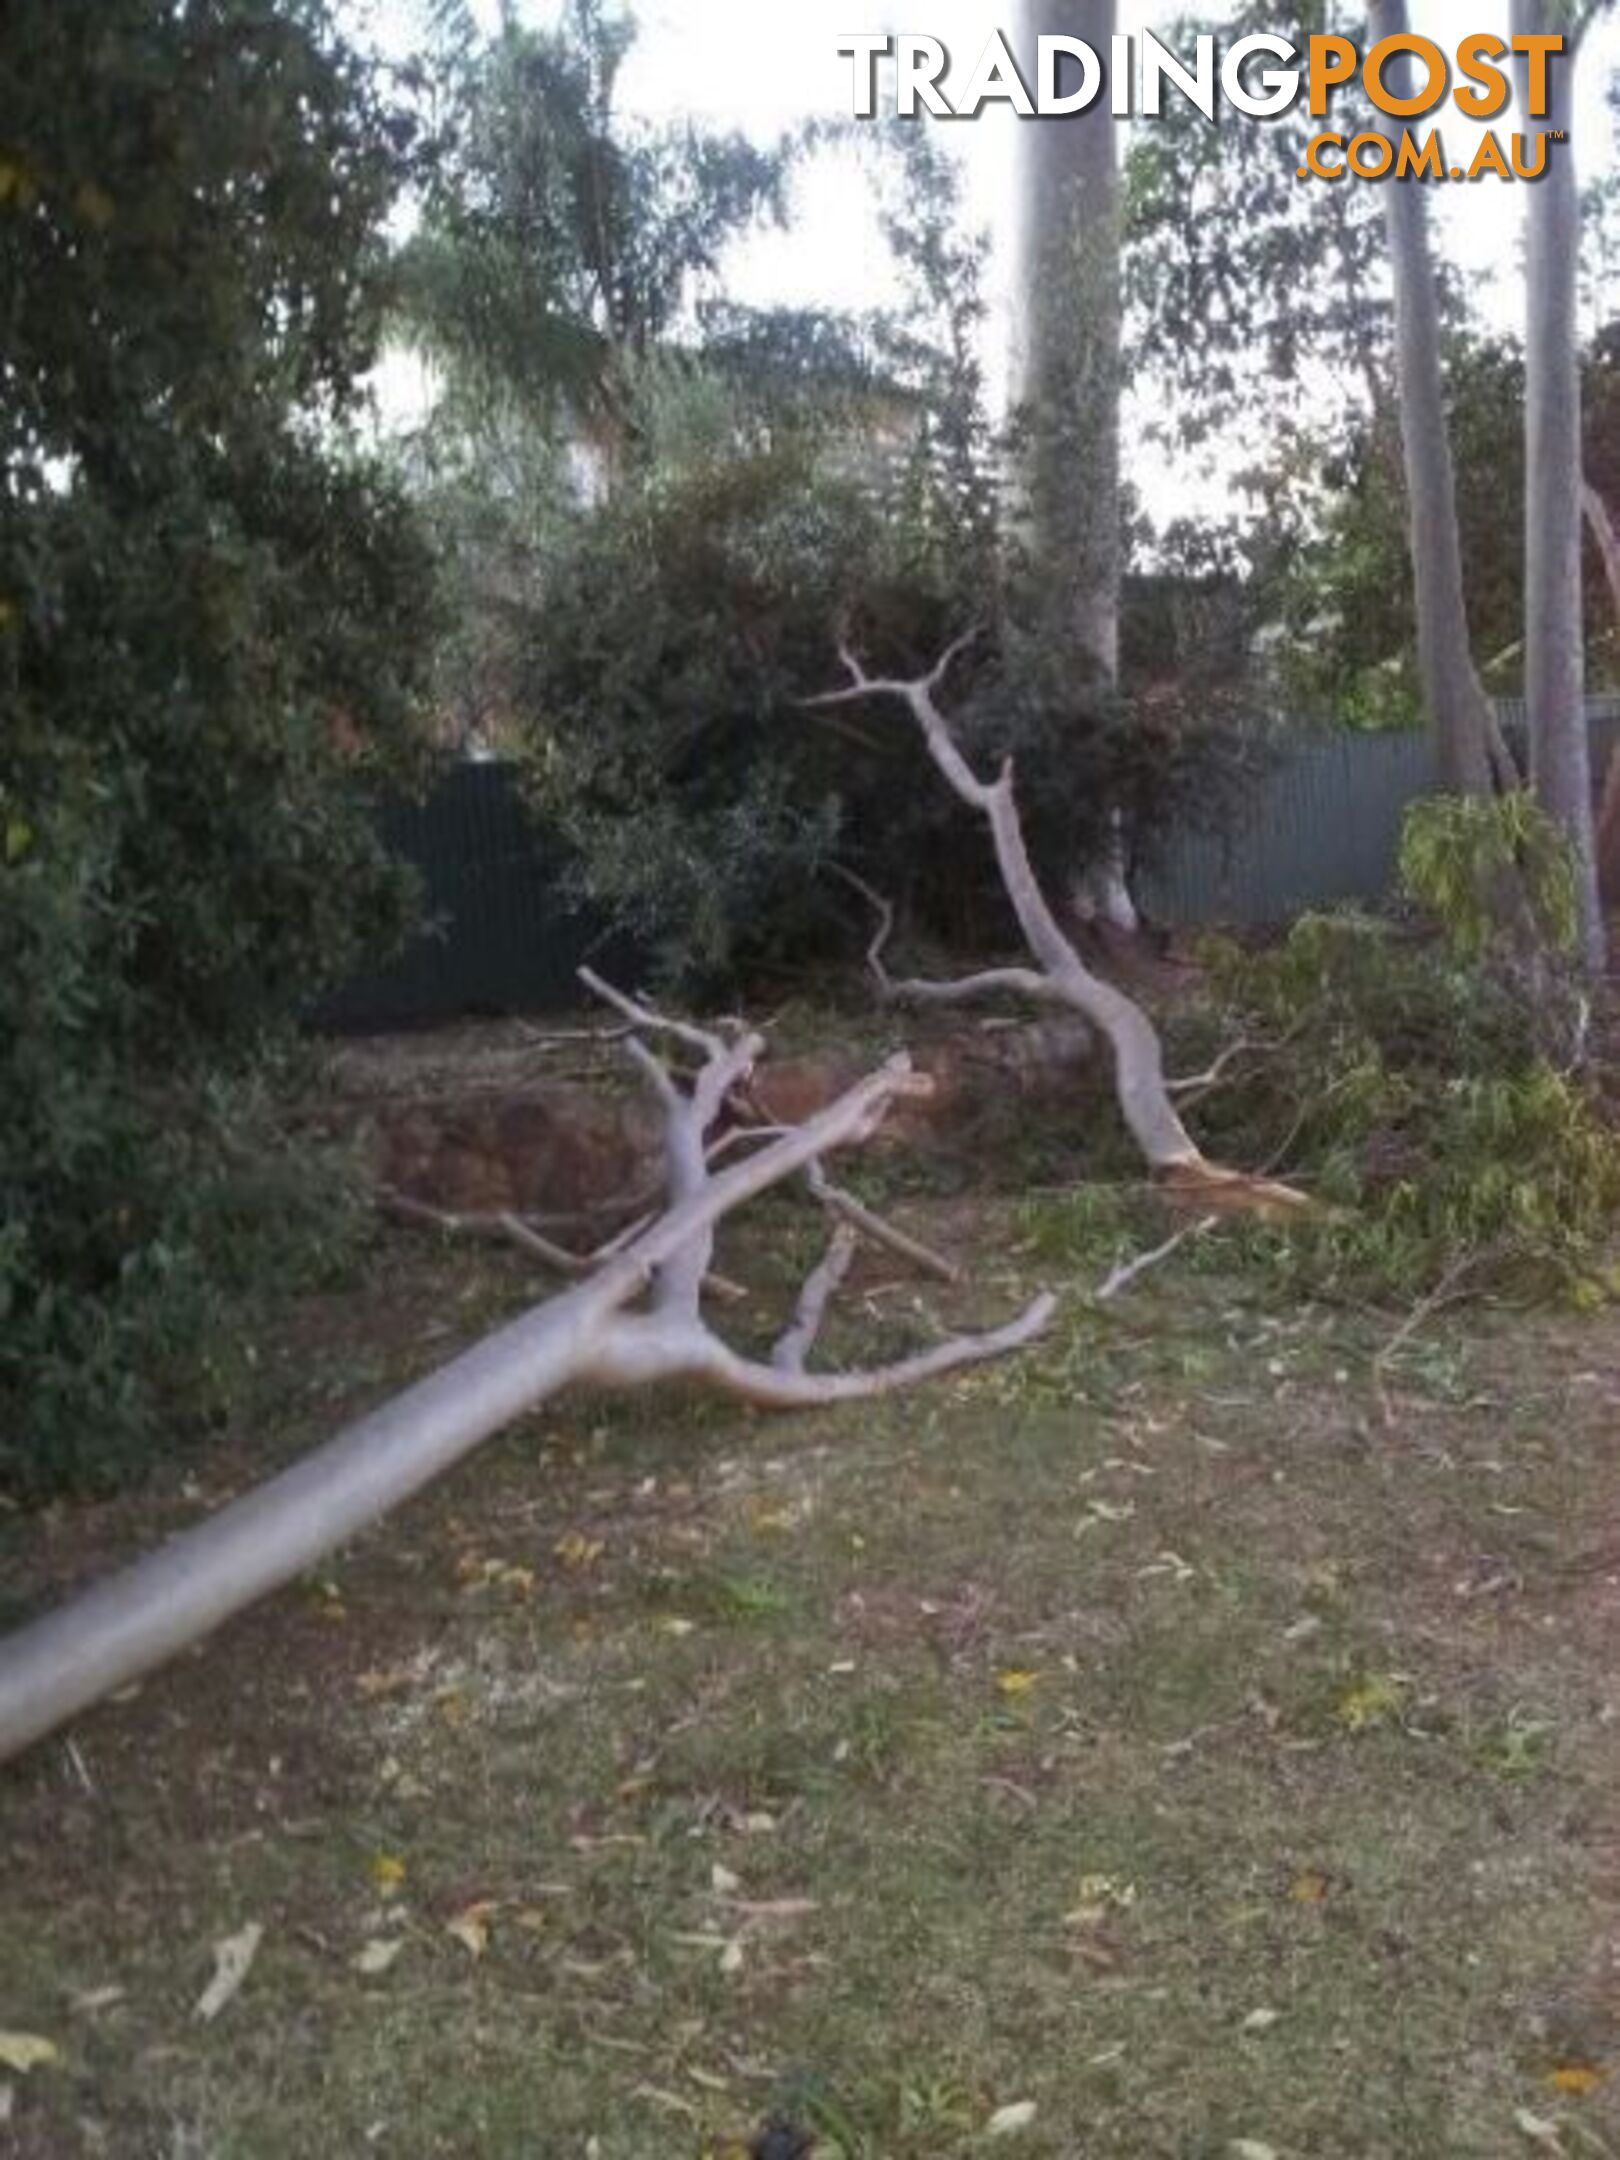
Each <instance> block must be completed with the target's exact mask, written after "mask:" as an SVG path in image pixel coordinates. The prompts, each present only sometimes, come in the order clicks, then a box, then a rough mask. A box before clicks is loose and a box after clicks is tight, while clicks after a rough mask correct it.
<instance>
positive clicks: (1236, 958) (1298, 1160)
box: [1200, 798, 1620, 1300]
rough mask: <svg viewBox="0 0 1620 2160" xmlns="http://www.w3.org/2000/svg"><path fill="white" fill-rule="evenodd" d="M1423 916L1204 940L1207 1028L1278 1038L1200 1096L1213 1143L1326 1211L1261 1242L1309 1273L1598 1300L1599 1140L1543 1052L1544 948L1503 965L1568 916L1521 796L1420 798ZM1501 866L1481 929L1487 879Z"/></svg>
mask: <svg viewBox="0 0 1620 2160" xmlns="http://www.w3.org/2000/svg"><path fill="white" fill-rule="evenodd" d="M1402 860H1403V866H1404V874H1405V882H1406V886H1407V893H1408V898H1409V900H1411V901H1412V902H1413V903H1414V904H1416V903H1417V902H1418V901H1419V900H1420V899H1426V900H1427V901H1428V902H1429V903H1430V904H1431V909H1432V912H1429V913H1428V916H1427V920H1423V919H1410V918H1409V919H1406V920H1390V921H1385V920H1379V919H1376V918H1373V917H1370V916H1366V915H1361V914H1357V913H1354V912H1348V911H1347V912H1341V913H1337V914H1330V915H1314V916H1308V917H1306V918H1305V919H1304V920H1303V921H1301V922H1300V923H1298V924H1297V925H1296V926H1295V928H1294V930H1293V932H1292V934H1291V935H1290V936H1289V938H1288V939H1287V941H1286V942H1285V943H1284V944H1283V945H1282V946H1281V947H1279V948H1278V949H1276V950H1275V951H1272V952H1266V953H1261V954H1252V953H1244V952H1241V951H1239V950H1237V949H1236V948H1235V947H1232V946H1220V947H1215V948H1212V949H1211V951H1210V955H1209V957H1210V963H1211V971H1212V979H1213V983H1214V985H1215V989H1216V997H1217V1001H1218V1003H1219V1005H1220V1006H1221V1007H1222V1009H1223V1012H1224V1015H1225V1019H1226V1023H1227V1024H1228V1025H1235V1026H1238V1027H1241V1028H1242V1029H1243V1031H1244V1032H1246V1033H1249V1034H1252V1035H1253V1036H1255V1037H1256V1038H1260V1039H1265V1040H1268V1041H1270V1042H1272V1043H1273V1044H1276V1045H1278V1046H1279V1047H1278V1048H1277V1049H1276V1050H1275V1052H1274V1054H1272V1055H1270V1056H1268V1057H1266V1058H1265V1059H1264V1060H1262V1061H1261V1062H1259V1063H1258V1065H1257V1066H1256V1068H1255V1070H1254V1072H1253V1075H1252V1077H1249V1078H1245V1079H1244V1080H1243V1081H1241V1082H1240V1083H1238V1084H1237V1085H1235V1086H1233V1087H1232V1088H1230V1089H1228V1090H1224V1091H1222V1092H1221V1093H1219V1094H1217V1095H1215V1096H1213V1097H1211V1098H1210V1100H1209V1102H1208V1103H1207V1104H1206V1105H1205V1106H1204V1107H1203V1109H1202V1110H1201V1112H1200V1118H1201V1128H1202V1130H1203V1132H1204V1133H1205V1134H1206V1135H1207V1136H1208V1139H1209V1142H1210V1144H1211V1146H1212V1147H1213V1148H1214V1149H1215V1151H1216V1152H1225V1153H1228V1154H1230V1155H1231V1156H1232V1157H1234V1158H1236V1159H1239V1160H1245V1161H1265V1160H1267V1159H1269V1158H1270V1157H1271V1156H1273V1155H1274V1154H1277V1153H1278V1152H1279V1151H1280V1152H1281V1153H1282V1154H1283V1155H1284V1156H1285V1158H1286V1170H1287V1173H1288V1174H1289V1175H1291V1176H1294V1177H1295V1178H1297V1179H1298V1180H1299V1181H1300V1182H1302V1183H1303V1184H1305V1185H1306V1186H1307V1187H1308V1189H1310V1190H1311V1191H1312V1192H1314V1193H1316V1194H1317V1195H1319V1196H1320V1197H1321V1199H1322V1200H1323V1201H1325V1202H1326V1203H1328V1212H1327V1213H1326V1214H1325V1215H1324V1217H1323V1218H1322V1219H1321V1220H1320V1221H1319V1222H1318V1223H1317V1224H1316V1225H1315V1226H1314V1227H1311V1228H1306V1229H1304V1230H1296V1231H1294V1232H1292V1233H1291V1234H1290V1237H1289V1239H1288V1240H1287V1241H1286V1242H1285V1241H1282V1240H1277V1239H1272V1238H1270V1237H1269V1236H1266V1235H1264V1234H1262V1236H1261V1240H1260V1243H1261V1246H1262V1248H1263V1249H1264V1250H1266V1251H1268V1252H1270V1253H1271V1254H1272V1255H1273V1256H1274V1257H1277V1258H1279V1259H1280V1258H1281V1257H1282V1256H1283V1255H1284V1254H1285V1253H1286V1255H1287V1258H1288V1264H1289V1265H1291V1266H1295V1267H1297V1268H1300V1269H1302V1270H1303V1271H1304V1272H1305V1273H1306V1275H1307V1276H1308V1277H1309V1278H1310V1279H1311V1280H1312V1281H1313V1282H1315V1283H1317V1284H1318V1285H1320V1286H1323V1287H1327V1288H1333V1289H1339V1290H1346V1291H1351V1290H1353V1291H1356V1292H1375V1293H1376V1292H1383V1291H1387V1292H1392V1293H1400V1294H1402V1295H1411V1294H1414V1293H1420V1292H1423V1291H1425V1290H1428V1289H1432V1288H1433V1287H1435V1286H1436V1285H1437V1284H1438V1283H1440V1282H1442V1281H1444V1280H1447V1279H1449V1278H1455V1279H1456V1280H1458V1281H1462V1280H1465V1279H1466V1280H1467V1281H1469V1283H1470V1284H1471V1285H1472V1286H1478V1285H1479V1284H1481V1283H1484V1282H1495V1283H1498V1284H1500V1285H1504V1286H1509V1285H1511V1286H1516V1287H1519V1288H1523V1289H1526V1290H1533V1291H1538V1292H1545V1291H1548V1290H1561V1291H1563V1292H1565V1293H1568V1294H1573V1295H1574V1296H1576V1297H1577V1298H1579V1299H1581V1300H1587V1299H1590V1298H1591V1297H1593V1296H1594V1295H1599V1294H1603V1290H1604V1286H1605V1285H1606V1284H1607V1283H1608V1281H1609V1278H1608V1277H1607V1275H1606V1274H1605V1247H1606V1244H1607V1242H1608V1241H1610V1240H1611V1239H1612V1235H1613V1229H1614V1223H1615V1219H1616V1214H1617V1211H1620V1135H1617V1134H1616V1133H1615V1132H1614V1130H1613V1129H1612V1127H1611V1126H1610V1125H1609V1124H1608V1123H1607V1121H1606V1119H1605V1116H1604V1112H1603V1107H1602V1104H1601V1102H1600V1101H1599V1099H1598V1097H1597V1095H1596V1092H1595V1090H1594V1088H1593V1087H1592V1085H1591V1084H1590V1082H1589V1079H1588V1077H1587V1076H1586V1075H1584V1074H1583V1073H1582V1072H1581V1071H1579V1070H1578V1069H1565V1068H1563V1067H1561V1066H1560V1065H1558V1064H1556V1063H1554V1062H1553V1061H1552V1059H1551V1058H1550V1057H1549V1055H1548V1050H1547V1039H1548V1024H1547V1008H1548V1003H1549V1001H1552V1002H1555V1003H1556V1002H1557V1001H1558V1000H1559V999H1560V998H1561V996H1562V986H1561V978H1560V977H1559V976H1558V974H1557V971H1556V964H1555V961H1553V960H1549V959H1548V957H1547V954H1546V951H1545V948H1543V949H1542V951H1541V964H1542V966H1543V968H1544V969H1545V970H1546V973H1545V978H1544V980H1543V983H1542V986H1541V990H1540V993H1539V994H1538V995H1534V996H1533V995H1529V994H1527V990H1526V984H1525V981H1524V978H1523V974H1522V972H1521V969H1522V964H1523V960H1524V955H1525V946H1524V944H1523V941H1522V937H1521V935H1520V932H1521V931H1522V928H1523V924H1524V921H1525V918H1526V915H1528V916H1529V917H1531V918H1533V919H1534V920H1535V921H1537V922H1538V923H1539V924H1541V926H1542V927H1543V928H1544V929H1545V930H1546V931H1547V932H1548V933H1549V934H1550V935H1551V936H1552V938H1553V939H1554V940H1555V941H1556V940H1557V939H1558V938H1560V937H1562V936H1563V934H1564V932H1565V929H1566V928H1567V926H1568V925H1569V924H1570V923H1571V922H1572V920H1573V916H1572V911H1571V910H1569V908H1568V907H1567V904H1566V900H1565V892H1566V877H1567V861H1566V859H1565V856H1564V851H1563V846H1562V843H1561V842H1560V841H1559V840H1558V839H1557V836H1556V835H1555V834H1554V833H1553V832H1552V831H1551V828H1550V827H1548V826H1547V824H1546V821H1545V819H1543V818H1542V817H1541V814H1540V813H1539V812H1537V811H1535V810H1534V808H1533V807H1532V806H1530V805H1528V804H1526V803H1525V802H1523V801H1522V800H1521V799H1516V798H1515V799H1509V800H1508V801H1506V802H1502V803H1496V804H1467V805H1459V804H1454V803H1447V804H1424V805H1420V806H1418V807H1417V808H1416V809H1415V810H1414V811H1413V812H1412V813H1411V814H1410V817H1409V820H1408V825H1407V831H1406V835H1405V844H1404V846H1403V850H1402ZM1509 870H1511V871H1512V873H1513V876H1514V885H1513V893H1514V900H1513V906H1512V908H1511V909H1510V911H1509V913H1510V917H1511V920H1512V921H1513V922H1514V924H1516V925H1517V927H1516V928H1514V929H1511V930H1502V929H1500V928H1499V927H1498V922H1499V919H1500V918H1499V916H1498V914H1497V912H1496V907H1497V904H1498V903H1499V902H1500V900H1501V895H1502V890H1503V887H1502V883H1501V879H1502V876H1503V875H1504V873H1505V872H1507V871H1509Z"/></svg>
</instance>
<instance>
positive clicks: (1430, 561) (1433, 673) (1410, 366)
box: [1344, 0, 1491, 795]
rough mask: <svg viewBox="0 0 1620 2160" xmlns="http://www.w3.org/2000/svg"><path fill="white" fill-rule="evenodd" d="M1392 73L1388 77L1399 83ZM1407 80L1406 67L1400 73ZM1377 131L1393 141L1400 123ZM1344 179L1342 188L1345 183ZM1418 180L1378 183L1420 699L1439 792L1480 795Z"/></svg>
mask: <svg viewBox="0 0 1620 2160" xmlns="http://www.w3.org/2000/svg"><path fill="white" fill-rule="evenodd" d="M1368 28H1369V32H1370V34H1371V36H1372V37H1373V38H1374V39H1380V38H1386V37H1394V36H1399V35H1404V34H1405V33H1406V32H1407V30H1408V29H1409V28H1410V25H1409V23H1408V20H1407V7H1406V0H1370V5H1369V8H1368ZM1400 72H1401V71H1400V69H1399V68H1397V69H1392V70H1391V71H1390V79H1391V81H1392V83H1393V84H1395V85H1396V86H1397V87H1403V86H1402V85H1401V84H1400V80H1399V78H1400ZM1406 73H1407V74H1408V76H1409V75H1410V73H1411V69H1410V66H1409V65H1408V66H1407V68H1406ZM1384 129H1385V132H1386V134H1388V135H1389V136H1390V138H1391V140H1392V141H1394V142H1396V143H1399V142H1400V140H1401V137H1402V135H1403V133H1404V128H1403V126H1402V123H1401V122H1400V121H1398V120H1390V121H1388V122H1386V123H1384ZM1351 184H1352V183H1350V182H1345V183H1344V185H1346V186H1348V185H1351ZM1426 184H1427V183H1425V182H1423V181H1421V180H1416V179H1406V180H1394V179H1391V180H1387V181H1385V182H1384V183H1383V185H1382V188H1381V191H1380V192H1381V193H1382V195H1383V200H1384V217H1385V226H1386V230H1387V232H1388V235H1389V252H1390V263H1391V267H1392V269H1393V272H1394V280H1395V350H1396V375H1397V381H1398V383H1399V388H1400V407H1401V445H1402V452H1403V457H1404V461H1405V466H1406V496H1407V510H1408V519H1409V529H1410V534H1411V552H1412V576H1413V584H1414V591H1415V598H1416V607H1417V620H1418V661H1419V668H1420V672H1421V675H1422V681H1423V702H1424V705H1425V707H1426V709H1427V712H1428V716H1429V723H1430V725H1431V727H1432V728H1433V729H1434V736H1435V746H1436V749H1437V750H1438V753H1439V761H1440V780H1441V785H1442V786H1443V787H1444V788H1445V789H1446V790H1447V792H1448V793H1451V794H1457V795H1484V794H1487V793H1489V791H1490V786H1491V759H1490V747H1489V744H1490V717H1491V716H1490V708H1489V701H1488V700H1487V698H1486V696H1485V693H1484V690H1483V688H1482V687H1481V685H1480V681H1479V676H1478V674H1477V672H1476V670H1475V667H1474V658H1473V648H1472V645H1471V642H1470V639H1469V633H1468V609H1467V605H1466V602H1465V599H1464V593H1463V570H1462V541H1461V538H1460V535H1459V531H1458V525H1457V488H1456V471H1455V466H1454V464H1453V461H1452V455H1451V437H1450V432H1449V429H1448V427H1447V424H1446V402H1445V385H1444V378H1443V374H1442V370H1441V362H1440V308H1439V301H1438V298H1437V295H1436V291H1435V280H1434V259H1433V256H1432V254H1431V252H1430V246H1429V216H1428V205H1427V200H1426V198H1425V196H1424V193H1423V190H1424V187H1425V185H1426Z"/></svg>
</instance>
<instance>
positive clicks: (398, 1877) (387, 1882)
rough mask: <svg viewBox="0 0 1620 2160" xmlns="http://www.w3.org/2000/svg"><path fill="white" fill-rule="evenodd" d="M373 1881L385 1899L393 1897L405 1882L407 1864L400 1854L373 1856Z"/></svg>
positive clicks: (385, 1853)
mask: <svg viewBox="0 0 1620 2160" xmlns="http://www.w3.org/2000/svg"><path fill="white" fill-rule="evenodd" d="M371 1879H372V1881H373V1882H374V1883H375V1884H376V1885H377V1888H378V1889H379V1890H380V1891H381V1892H382V1894H383V1896H384V1897H392V1896H393V1894H394V1892H395V1891H396V1890H397V1889H398V1888H399V1887H400V1885H401V1884H402V1883H403V1882H404V1880H405V1863H404V1861H403V1860H402V1859H401V1858H400V1857H399V1855H398V1853H387V1852H381V1853H376V1854H374V1855H373V1856H372V1862H371Z"/></svg>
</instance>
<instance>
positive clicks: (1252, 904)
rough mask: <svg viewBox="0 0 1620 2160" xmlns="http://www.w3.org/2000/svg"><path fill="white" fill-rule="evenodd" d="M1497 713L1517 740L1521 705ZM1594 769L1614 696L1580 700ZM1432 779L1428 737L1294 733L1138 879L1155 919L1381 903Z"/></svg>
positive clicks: (1616, 723)
mask: <svg viewBox="0 0 1620 2160" xmlns="http://www.w3.org/2000/svg"><path fill="white" fill-rule="evenodd" d="M1498 710H1499V712H1500V714H1501V719H1502V724H1503V727H1504V728H1505V729H1506V730H1507V732H1508V733H1509V735H1510V736H1516V735H1522V731H1523V728H1524V724H1525V710H1524V702H1523V700H1522V699H1504V700H1502V701H1501V703H1500V705H1499V707H1498ZM1587 710H1588V715H1589V717H1590V720H1591V724H1592V763H1593V770H1594V773H1595V774H1596V775H1597V778H1598V780H1599V783H1600V784H1601V781H1602V777H1603V775H1604V773H1605V772H1606V771H1607V769H1608V764H1609V760H1610V759H1611V758H1612V757H1613V756H1614V755H1615V753H1616V750H1617V749H1620V697H1605V698H1592V699H1590V700H1589V701H1588V706H1587ZM1437 782H1438V772H1437V768H1436V764H1435V757H1434V749H1433V745H1432V744H1431V742H1430V740H1429V738H1428V736H1427V735H1424V734H1417V733H1413V734H1399V735H1351V734H1333V735H1319V736H1304V737H1297V738H1296V739H1295V740H1294V741H1293V742H1292V743H1289V744H1286V745H1285V746H1284V747H1283V748H1282V749H1281V750H1280V752H1279V753H1278V755H1277V757H1276V758H1275V760H1274V761H1273V763H1272V764H1271V766H1270V767H1269V769H1267V770H1265V771H1264V772H1262V774H1261V776H1260V777H1259V779H1258V780H1257V781H1256V782H1255V784H1254V786H1253V787H1252V789H1251V790H1250V791H1249V793H1248V795H1247V797H1246V798H1245V799H1244V800H1243V802H1242V803H1241V804H1240V806H1239V807H1238V809H1237V810H1236V812H1235V813H1234V814H1233V816H1232V817H1231V819H1230V820H1229V822H1228V824H1227V826H1226V829H1225V830H1224V831H1223V832H1221V833H1219V834H1213V835H1212V834H1204V833H1183V834H1179V835H1175V836H1173V837H1172V838H1171V840H1170V842H1169V844H1168V846H1167V848H1166V849H1165V852H1164V855H1163V858H1162V860H1161V861H1160V862H1159V863H1157V864H1156V865H1154V866H1153V867H1152V868H1151V869H1149V870H1148V872H1147V873H1146V874H1145V875H1144V876H1143V877H1142V878H1141V879H1139V880H1138V884H1139V887H1140V891H1141V895H1142V900H1143V904H1144V906H1145V907H1146V909H1147V912H1148V913H1149V915H1151V916H1153V917H1154V918H1156V919H1157V920H1158V921H1160V922H1165V923H1170V924H1174V925H1176V926H1177V927H1184V928H1191V927H1196V926H1201V925H1208V924H1214V923H1230V924H1233V925H1239V926H1242V925H1258V924H1266V923H1283V922H1288V921H1290V920H1291V919H1292V918H1293V917H1294V916H1296V915H1301V914H1304V913H1305V912H1306V911H1307V910H1308V909H1311V908H1320V907H1330V906H1332V905H1333V904H1334V903H1336V902H1343V901H1350V900H1360V901H1376V900H1381V899H1383V898H1384V897H1385V896H1386V895H1387V894H1388V893H1389V891H1390V890H1391V888H1392V886H1393V885H1394V882H1395V872H1396V865H1397V860H1398V856H1399V851H1400V838H1401V824H1402V821H1403V819H1404V818H1405V816H1406V812H1407V810H1408V808H1409V807H1410V805H1411V804H1413V803H1414V802H1416V801H1418V800H1419V798H1420V797H1422V796H1424V795H1429V794H1432V793H1433V792H1434V790H1435V787H1436V785H1437Z"/></svg>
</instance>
